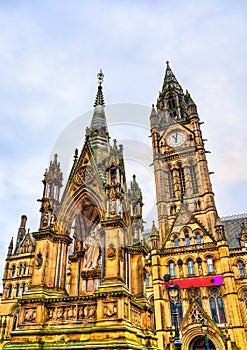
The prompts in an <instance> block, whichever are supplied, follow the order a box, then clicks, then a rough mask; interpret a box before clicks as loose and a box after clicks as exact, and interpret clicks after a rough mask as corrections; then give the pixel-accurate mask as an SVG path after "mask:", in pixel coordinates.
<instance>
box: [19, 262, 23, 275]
mask: <svg viewBox="0 0 247 350" xmlns="http://www.w3.org/2000/svg"><path fill="white" fill-rule="evenodd" d="M21 275H22V264H20V267H19V276H21Z"/></svg>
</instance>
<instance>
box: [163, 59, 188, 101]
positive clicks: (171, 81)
mask: <svg viewBox="0 0 247 350" xmlns="http://www.w3.org/2000/svg"><path fill="white" fill-rule="evenodd" d="M166 64H167V66H166V72H165V78H164V83H163V87H162V93H161V94H162V95H163V96H164V95H165V93H166V92H167V91H168V90H176V91H177V92H180V93H183V89H182V87H181V86H180V84H179V82H178V81H177V78H176V77H175V74H174V73H173V71H172V70H171V68H170V66H169V61H166Z"/></svg>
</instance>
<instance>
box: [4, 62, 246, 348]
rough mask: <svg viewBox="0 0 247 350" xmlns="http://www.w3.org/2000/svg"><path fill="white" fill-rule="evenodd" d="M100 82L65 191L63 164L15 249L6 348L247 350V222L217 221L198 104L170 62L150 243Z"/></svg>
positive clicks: (157, 134)
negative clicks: (31, 226) (37, 220)
mask: <svg viewBox="0 0 247 350" xmlns="http://www.w3.org/2000/svg"><path fill="white" fill-rule="evenodd" d="M97 77H98V89H97V94H96V99H95V103H94V110H93V113H92V119H91V123H89V127H88V128H87V129H86V137H85V142H84V144H83V147H82V149H81V150H77V149H75V152H74V161H73V165H72V168H71V170H70V174H69V177H68V180H67V182H66V183H64V184H63V174H62V169H61V166H60V163H59V155H57V154H55V155H54V158H53V160H52V161H51V162H50V164H49V167H48V168H47V170H46V171H45V173H44V178H43V186H44V188H43V193H42V197H41V198H40V199H39V202H40V224H39V227H38V228H37V231H35V232H30V230H27V229H26V222H27V217H26V216H25V215H23V216H22V217H21V223H20V227H19V229H18V232H17V236H16V238H15V239H14V238H12V239H11V241H10V244H9V247H8V251H7V258H6V266H5V271H4V276H3V287H4V288H3V295H2V298H1V304H0V349H16V350H18V349H32V350H35V349H47V350H48V349H88V350H91V349H96V348H97V349H100V350H106V349H113V350H118V349H129V350H130V349H140V350H149V349H150V350H151V349H157V350H158V349H160V350H168V349H169V350H171V349H175V350H178V349H182V350H204V349H205V350H209V349H210V350H216V349H217V350H218V349H226V350H237V349H238V350H244V349H247V334H246V332H247V283H246V282H247V270H246V263H247V228H246V227H247V215H244V214H243V215H238V216H233V217H226V218H221V219H220V217H219V215H218V212H217V209H216V206H215V202H214V193H213V190H212V184H211V180H210V172H209V169H208V164H207V158H206V153H207V151H206V150H205V146H204V141H205V140H204V139H203V137H202V132H201V127H200V125H201V121H200V118H199V114H198V112H197V106H196V104H195V102H194V101H193V99H192V97H191V95H190V94H189V92H188V91H187V90H186V91H185V92H184V90H183V88H182V87H181V85H180V83H179V81H178V80H177V78H176V76H175V74H174V73H173V71H172V69H171V67H170V65H169V62H167V66H166V71H165V77H164V82H163V86H162V89H161V91H160V93H159V96H158V99H157V104H156V106H155V107H154V106H153V108H152V111H151V116H150V129H151V136H152V148H153V168H154V176H155V186H156V188H150V191H156V199H157V212H158V218H157V222H158V224H157V225H155V219H156V218H154V222H153V226H152V229H151V231H150V237H149V238H150V240H149V241H150V243H149V244H148V243H146V242H145V240H144V239H143V230H144V221H143V218H142V207H143V194H142V190H141V188H140V186H139V184H138V181H137V180H138V179H137V178H136V176H135V175H133V178H132V181H131V183H130V186H129V188H128V186H127V181H126V171H125V162H124V145H121V144H120V145H118V142H117V140H115V139H114V140H113V141H110V140H111V139H110V135H109V131H108V126H107V116H106V113H105V102H104V95H103V79H104V74H103V72H102V70H100V72H99V73H98V75H97ZM147 122H148V121H147ZM112 136H114V135H112ZM63 186H64V190H63V193H62V194H61V189H62V187H63ZM144 197H145V193H144Z"/></svg>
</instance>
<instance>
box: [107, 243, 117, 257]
mask: <svg viewBox="0 0 247 350" xmlns="http://www.w3.org/2000/svg"><path fill="white" fill-rule="evenodd" d="M107 258H108V259H109V260H114V259H116V248H115V247H114V244H113V243H110V245H109V248H108V249H107Z"/></svg>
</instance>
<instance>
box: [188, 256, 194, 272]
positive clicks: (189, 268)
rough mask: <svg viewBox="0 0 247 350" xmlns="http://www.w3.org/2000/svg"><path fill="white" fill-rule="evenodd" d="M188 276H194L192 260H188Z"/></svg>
mask: <svg viewBox="0 0 247 350" xmlns="http://www.w3.org/2000/svg"><path fill="white" fill-rule="evenodd" d="M187 266H188V274H189V275H194V263H193V261H192V260H188V264H187Z"/></svg>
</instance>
